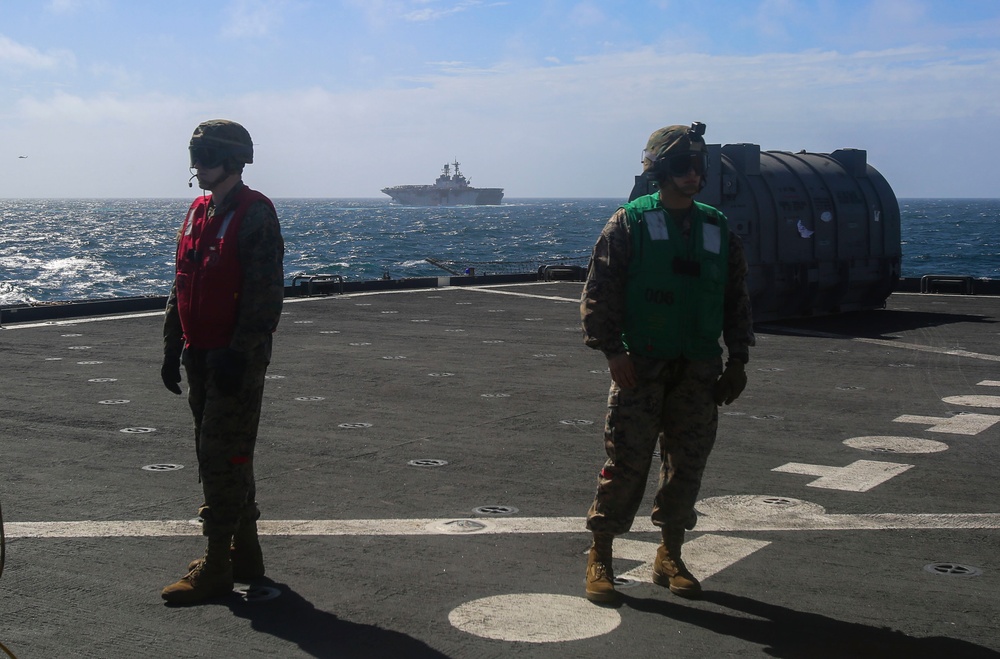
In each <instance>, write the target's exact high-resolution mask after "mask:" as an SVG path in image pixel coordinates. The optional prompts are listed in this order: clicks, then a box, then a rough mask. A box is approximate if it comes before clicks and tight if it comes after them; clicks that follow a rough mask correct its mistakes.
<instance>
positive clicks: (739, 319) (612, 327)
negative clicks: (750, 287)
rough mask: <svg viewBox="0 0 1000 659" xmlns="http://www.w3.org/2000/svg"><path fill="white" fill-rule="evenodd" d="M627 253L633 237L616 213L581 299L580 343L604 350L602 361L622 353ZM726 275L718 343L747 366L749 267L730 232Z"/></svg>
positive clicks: (740, 245) (622, 216) (750, 328)
mask: <svg viewBox="0 0 1000 659" xmlns="http://www.w3.org/2000/svg"><path fill="white" fill-rule="evenodd" d="M686 234H687V232H686V231H685V235H686ZM631 253H632V237H631V233H630V230H629V225H628V221H627V220H626V218H625V211H624V210H623V209H621V208H619V209H618V211H617V212H615V214H614V215H612V216H611V219H610V220H609V221H608V223H607V224H606V225H605V227H604V230H603V231H601V236H600V238H598V239H597V244H595V245H594V252H593V255H592V256H591V258H590V268H589V270H588V272H587V282H586V283H585V284H584V287H583V296H582V298H581V300H580V316H581V318H582V320H583V335H584V343H586V344H587V345H588V346H590V347H591V348H595V349H597V350H600V351H602V352H603V353H604V355H605V356H606V357H612V356H614V355H617V354H621V353H624V352H626V350H625V345H624V344H623V343H622V330H623V329H624V326H625V298H626V295H625V287H626V283H627V280H628V265H629V259H630V257H631ZM728 270H729V281H728V282H727V284H726V294H725V310H724V318H723V329H722V338H723V341H724V342H725V344H726V348H727V349H728V350H729V356H730V357H736V358H739V359H742V360H743V361H744V362H746V361H747V360H748V359H749V357H750V346H752V345H754V344H755V342H756V341H755V338H754V333H753V316H752V314H751V311H750V294H749V293H748V292H747V284H746V277H747V272H748V271H749V268H748V267H747V261H746V256H745V255H744V252H743V243H742V242H740V239H739V237H738V236H737V235H736V234H734V233H733V232H732V231H730V232H729V268H728Z"/></svg>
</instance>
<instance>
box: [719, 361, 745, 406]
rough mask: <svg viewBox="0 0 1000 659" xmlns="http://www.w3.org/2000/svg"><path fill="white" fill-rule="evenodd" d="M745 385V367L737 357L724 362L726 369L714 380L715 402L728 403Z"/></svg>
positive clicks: (734, 398)
mask: <svg viewBox="0 0 1000 659" xmlns="http://www.w3.org/2000/svg"><path fill="white" fill-rule="evenodd" d="M746 386H747V373H746V367H745V366H744V364H743V362H742V361H740V360H739V359H730V360H729V361H728V362H726V370H724V371H723V372H722V375H720V376H719V379H718V380H716V382H715V404H716V405H722V404H723V403H725V404H726V405H729V404H730V403H732V402H733V401H734V400H736V399H737V398H739V397H740V394H742V393H743V389H745V388H746Z"/></svg>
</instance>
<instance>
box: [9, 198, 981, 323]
mask: <svg viewBox="0 0 1000 659" xmlns="http://www.w3.org/2000/svg"><path fill="white" fill-rule="evenodd" d="M621 201H622V200H619V199H511V200H508V201H505V202H504V203H503V204H502V205H501V206H479V207H474V206H466V207H450V208H408V207H405V208H404V207H399V206H393V205H390V203H389V201H388V200H382V199H277V200H275V205H276V206H277V209H278V215H279V218H280V220H281V225H282V234H283V235H284V238H285V275H286V278H287V279H288V282H289V283H290V282H291V281H292V279H293V277H294V276H296V275H298V274H306V273H308V274H320V273H323V274H332V275H340V276H343V277H344V279H345V280H347V281H364V280H371V279H379V278H381V277H383V276H385V275H388V276H389V277H392V278H393V279H399V278H404V277H427V276H439V275H445V274H447V273H446V272H445V270H443V269H441V268H440V267H438V266H436V265H432V264H431V263H429V262H428V261H427V260H426V259H434V260H437V261H438V262H440V263H442V264H443V265H444V266H445V267H447V268H450V269H456V270H457V271H462V270H464V268H466V267H475V268H476V271H477V274H488V273H491V272H530V271H533V270H535V269H536V268H537V266H538V265H539V264H544V263H555V262H564V263H573V264H579V265H585V264H586V261H587V258H588V257H589V254H590V249H591V247H592V245H593V243H594V240H595V239H596V237H597V235H598V234H599V233H600V230H601V228H602V227H603V226H604V223H605V222H606V221H607V219H608V217H610V216H611V214H612V213H613V212H614V210H615V208H617V207H618V205H619V204H620V203H621ZM189 203H190V200H187V199H75V200H74V199H7V200H2V199H0V304H4V305H9V304H16V303H25V302H50V301H57V300H82V299H94V298H107V297H123V296H139V295H165V294H166V293H167V292H168V291H169V289H170V282H171V281H172V278H173V250H174V244H175V240H176V233H177V229H178V227H179V226H180V222H181V220H182V219H183V216H184V213H185V212H186V210H187V208H188V204H189ZM899 204H900V211H901V216H902V243H903V244H902V248H903V265H902V273H903V276H904V277H920V276H922V275H925V274H943V273H947V274H962V275H971V276H974V277H985V278H991V279H1000V232H998V231H997V226H998V223H1000V200H998V199H901V200H899Z"/></svg>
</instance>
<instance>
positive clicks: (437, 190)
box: [382, 161, 503, 206]
mask: <svg viewBox="0 0 1000 659" xmlns="http://www.w3.org/2000/svg"><path fill="white" fill-rule="evenodd" d="M452 167H454V168H455V169H454V173H452ZM382 192H384V193H385V194H387V195H389V196H390V197H392V200H393V201H394V202H396V203H397V204H402V205H403V206H496V205H498V204H499V203H500V200H501V199H503V188H474V187H472V186H471V185H469V181H468V179H466V178H465V176H463V175H462V172H461V170H459V168H458V161H455V162H453V163H451V164H447V163H446V164H445V165H444V167H443V168H442V170H441V174H440V176H438V177H437V180H436V181H434V185H394V186H392V187H389V188H382Z"/></svg>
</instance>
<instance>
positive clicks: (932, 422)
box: [893, 396, 1000, 435]
mask: <svg viewBox="0 0 1000 659" xmlns="http://www.w3.org/2000/svg"><path fill="white" fill-rule="evenodd" d="M987 398H989V396H987ZM893 421H896V422H898V423H921V424H926V425H929V426H930V428H927V432H944V433H950V434H952V435H978V434H979V433H981V432H983V431H984V430H988V429H989V428H990V427H992V426H993V424H995V423H997V422H998V421H1000V416H996V415H993V414H964V413H963V414H957V415H955V416H952V417H937V416H916V415H913V414H904V415H902V416H898V417H896V418H895V419H893Z"/></svg>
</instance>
